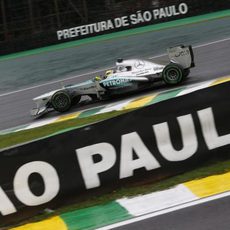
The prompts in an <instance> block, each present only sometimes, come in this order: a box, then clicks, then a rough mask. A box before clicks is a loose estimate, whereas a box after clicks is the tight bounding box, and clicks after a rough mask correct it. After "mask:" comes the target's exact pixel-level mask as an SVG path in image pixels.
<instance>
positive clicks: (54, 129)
mask: <svg viewBox="0 0 230 230" xmlns="http://www.w3.org/2000/svg"><path fill="white" fill-rule="evenodd" d="M131 110H132V109H130V110H123V111H113V112H108V113H103V114H97V115H93V116H89V117H85V118H75V119H71V120H67V121H62V122H57V123H52V124H49V125H45V126H42V127H38V128H33V129H28V130H22V131H17V132H13V133H9V134H3V135H0V150H1V149H4V148H8V147H11V146H15V145H19V144H22V143H26V142H30V141H32V140H37V139H41V138H45V137H49V136H53V135H56V134H59V133H63V132H67V131H70V130H73V129H76V128H80V127H83V126H86V125H89V124H93V123H96V122H99V121H103V120H106V119H109V118H112V117H116V116H119V115H121V114H124V113H127V112H129V111H131Z"/></svg>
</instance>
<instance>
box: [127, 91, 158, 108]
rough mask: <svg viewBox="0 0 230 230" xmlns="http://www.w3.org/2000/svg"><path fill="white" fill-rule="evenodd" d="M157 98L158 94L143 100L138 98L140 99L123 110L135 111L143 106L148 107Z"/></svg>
mask: <svg viewBox="0 0 230 230" xmlns="http://www.w3.org/2000/svg"><path fill="white" fill-rule="evenodd" d="M156 96H157V94H154V95H151V96H145V97H143V98H138V99H136V100H134V101H132V102H130V103H129V104H128V105H126V106H125V107H123V109H124V110H125V109H135V108H139V107H142V106H144V105H146V104H147V103H148V102H150V101H151V100H152V99H153V98H154V97H156Z"/></svg>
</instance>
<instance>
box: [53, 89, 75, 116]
mask: <svg viewBox="0 0 230 230" xmlns="http://www.w3.org/2000/svg"><path fill="white" fill-rule="evenodd" d="M51 104H52V106H53V108H54V109H55V110H56V111H58V112H61V113H63V112H66V111H68V110H69V109H70V107H71V105H72V102H71V98H70V95H69V94H68V93H67V92H65V91H58V92H56V93H54V95H53V96H52V98H51Z"/></svg>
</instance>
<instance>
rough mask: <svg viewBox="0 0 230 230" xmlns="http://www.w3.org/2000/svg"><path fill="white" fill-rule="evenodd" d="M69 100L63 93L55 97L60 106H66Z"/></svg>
mask: <svg viewBox="0 0 230 230" xmlns="http://www.w3.org/2000/svg"><path fill="white" fill-rule="evenodd" d="M68 102H69V100H68V98H67V97H64V96H62V95H58V96H57V97H56V98H55V104H56V106H57V107H58V108H65V107H66V106H67V105H68Z"/></svg>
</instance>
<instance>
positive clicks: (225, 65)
mask: <svg viewBox="0 0 230 230" xmlns="http://www.w3.org/2000/svg"><path fill="white" fill-rule="evenodd" d="M229 25H230V18H229V17H227V18H223V19H218V20H212V21H207V22H203V23H198V24H192V25H187V26H180V27H176V28H171V29H165V30H160V31H155V32H149V33H144V34H139V35H133V36H129V37H124V38H119V39H114V40H108V41H104V42H97V43H94V44H89V45H84V46H80V47H73V48H68V49H65V50H58V51H53V52H49V53H43V54H38V55H32V56H28V57H22V58H16V59H13V60H8V61H1V62H0V68H1V73H2V74H3V77H2V78H1V87H0V108H1V109H0V130H4V129H7V128H11V127H15V126H19V125H23V124H27V123H31V122H32V121H33V119H32V118H31V117H30V115H29V111H30V109H31V108H32V107H33V102H32V98H34V97H36V96H38V95H40V94H42V93H45V92H47V91H50V90H53V89H56V88H60V86H61V82H62V83H63V84H71V83H78V82H82V81H84V80H87V79H89V78H92V77H94V76H95V75H98V74H102V73H103V72H104V70H105V69H106V68H109V67H111V66H113V63H114V61H115V60H116V58H118V57H124V58H133V57H144V58H147V57H154V56H155V58H153V60H154V61H156V62H160V63H165V62H167V56H166V55H164V54H163V53H164V52H165V50H166V48H167V47H169V46H173V45H177V44H191V45H193V46H194V54H195V62H196V67H195V68H194V69H192V71H191V75H190V77H189V78H188V80H187V81H186V82H185V83H184V84H194V83H198V82H202V81H206V80H209V79H214V78H218V77H222V76H227V75H230V65H229V63H230V62H229V60H230V26H229ZM162 54H163V55H162ZM100 63H101V64H100ZM98 69H99V70H98ZM77 73H78V74H77ZM63 76H65V79H60V78H61V77H63ZM54 79H55V80H54ZM4 82H5V83H4ZM21 87H23V88H21ZM12 89H15V90H14V91H13V90H12ZM166 89H167V87H165V86H163V87H160V88H156V89H155V91H162V90H166ZM126 98H127V97H126ZM109 103H111V101H103V102H98V103H96V104H89V105H85V106H82V107H79V106H76V107H75V108H73V109H72V110H71V112H73V111H77V110H82V109H87V108H90V107H95V106H99V105H103V104H109ZM57 115H59V114H58V113H57V112H53V113H50V114H49V115H48V116H47V117H53V116H57Z"/></svg>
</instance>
